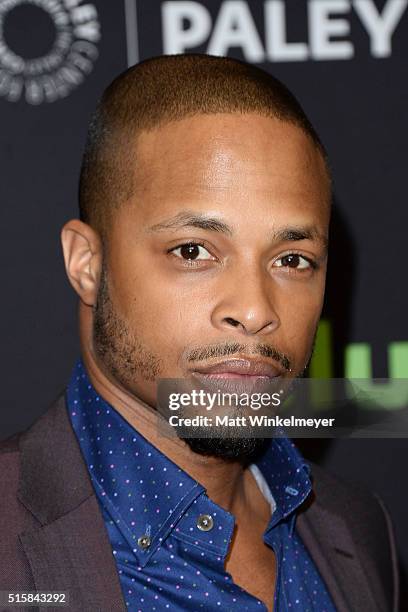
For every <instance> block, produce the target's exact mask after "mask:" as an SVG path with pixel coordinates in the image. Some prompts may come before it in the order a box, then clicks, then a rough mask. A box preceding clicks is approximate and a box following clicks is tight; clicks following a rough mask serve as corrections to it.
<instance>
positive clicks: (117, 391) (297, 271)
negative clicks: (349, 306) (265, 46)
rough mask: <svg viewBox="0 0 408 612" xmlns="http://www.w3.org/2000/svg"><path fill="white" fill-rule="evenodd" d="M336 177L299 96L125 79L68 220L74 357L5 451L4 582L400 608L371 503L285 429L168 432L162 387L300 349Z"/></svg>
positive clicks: (102, 114) (102, 605)
mask: <svg viewBox="0 0 408 612" xmlns="http://www.w3.org/2000/svg"><path fill="white" fill-rule="evenodd" d="M330 200H331V182H330V176H329V169H328V164H327V160H326V156H325V152H324V149H323V146H322V144H321V143H320V140H319V138H318V136H317V134H316V133H315V131H314V129H313V127H312V126H311V124H310V123H309V121H308V119H307V118H306V116H305V115H304V113H303V111H302V109H301V108H300V106H299V104H298V103H297V101H296V100H295V99H294V97H293V96H292V95H291V94H290V92H289V91H288V90H287V89H286V88H285V87H284V86H283V85H282V84H281V83H279V82H278V81H277V80H275V79H274V78H273V77H271V76H270V75H267V74H266V73H264V72H263V71H261V70H259V69H257V68H255V67H252V66H249V65H247V64H245V63H242V62H237V61H234V60H231V59H226V58H215V57H209V56H200V55H184V56H182V55H180V56H168V57H160V58H155V59H151V60H148V61H146V62H143V63H141V64H139V65H137V66H135V67H133V68H131V69H129V70H128V71H126V72H125V73H124V74H122V75H120V76H119V77H118V78H117V79H116V80H115V81H114V82H113V83H112V84H111V85H110V87H109V88H108V89H107V90H106V92H105V94H104V96H103V98H102V101H101V103H100V105H99V107H98V109H97V111H96V113H95V116H94V118H93V120H92V122H91V126H90V130H89V137H88V142H87V146H86V151H85V156H84V161H83V167H82V173H81V181H80V211H81V219H80V220H78V219H74V220H71V221H69V222H68V223H67V224H66V225H65V226H64V228H63V230H62V245H63V251H64V258H65V264H66V270H67V274H68V277H69V280H70V282H71V284H72V286H73V287H74V289H75V291H76V292H77V293H78V296H79V298H80V301H79V320H80V337H81V347H82V358H81V360H80V361H79V362H78V363H77V364H76V366H75V369H74V371H73V374H72V379H71V381H70V383H69V385H68V387H67V390H66V393H65V394H64V396H62V397H61V398H60V399H59V400H58V402H57V403H56V404H55V405H54V406H53V407H52V408H51V409H50V410H49V411H48V412H47V413H46V414H45V415H44V416H43V417H42V418H41V419H40V420H39V421H38V422H37V423H35V424H34V425H33V426H32V427H31V428H30V429H29V430H27V431H26V432H24V433H23V434H19V435H17V436H15V437H13V438H12V439H11V440H9V441H7V442H5V443H3V446H2V454H1V461H2V470H1V472H2V483H3V484H2V492H1V500H2V501H1V503H2V512H1V515H2V524H3V527H2V548H3V554H2V555H1V561H0V566H1V571H0V576H1V584H0V587H1V589H3V590H4V589H7V590H10V589H12V590H14V591H15V590H18V591H22V590H25V591H28V590H32V591H35V590H36V591H53V592H56V591H66V592H67V593H68V595H69V598H70V599H69V601H70V603H69V609H71V610H78V611H79V610H81V611H82V610H92V611H93V610H106V611H111V610H126V609H129V610H143V611H144V612H145V611H150V610H158V611H161V610H167V609H169V610H200V609H203V610H218V609H220V608H224V609H226V610H248V611H252V610H269V611H270V610H276V611H282V610H285V611H286V610H288V611H289V610H295V609H298V610H302V611H306V610H311V611H314V612H317V611H319V612H322V611H323V610H325V611H327V612H328V611H332V610H344V611H346V610H347V611H350V610H351V611H364V612H366V611H370V612H371V611H373V612H374V611H386V610H397V607H398V604H397V569H396V555H395V545H394V539H393V534H392V528H391V526H390V519H389V517H388V514H387V512H386V511H385V510H384V508H383V507H382V504H381V503H380V502H379V500H378V499H377V498H376V497H375V496H373V495H371V494H370V493H367V492H365V491H362V490H361V491H360V490H357V489H352V488H349V487H346V486H344V485H343V484H342V483H340V482H339V481H337V480H335V479H334V478H332V477H331V476H329V475H327V474H325V473H324V472H323V471H321V470H320V469H319V468H318V467H317V466H312V468H311V469H310V467H311V466H310V465H308V464H307V463H306V462H305V461H304V460H303V458H302V457H301V455H300V453H299V452H298V451H297V450H296V448H295V447H294V445H293V444H292V443H291V442H290V441H289V440H288V439H286V438H275V439H270V440H265V439H260V440H259V439H256V438H254V437H251V436H250V435H249V432H248V435H247V437H245V436H244V437H243V438H239V439H238V438H233V437H231V436H229V435H228V432H227V428H222V427H221V428H219V429H218V430H217V432H216V433H217V435H216V436H212V437H205V436H204V435H202V436H198V437H197V436H196V437H191V438H187V439H182V438H179V437H174V436H173V437H169V436H163V435H162V433H161V432H160V428H159V427H158V426H157V424H158V421H160V418H161V417H160V416H159V415H158V412H157V410H156V408H157V385H158V381H159V380H161V379H174V378H179V379H185V380H191V379H192V378H194V377H196V379H197V377H198V379H201V380H205V381H207V382H209V383H211V384H214V382H216V383H217V384H218V383H219V384H225V383H227V382H228V381H229V382H231V380H232V381H235V382H241V383H243V384H244V385H245V384H248V383H252V382H253V381H258V382H259V381H262V380H265V379H266V380H268V381H273V380H274V379H277V377H279V380H282V381H285V380H286V381H290V380H291V379H294V378H296V377H301V376H302V375H303V374H304V372H305V369H306V368H307V365H308V363H309V361H310V357H311V353H312V348H313V341H314V337H315V333H316V328H317V324H318V321H319V317H320V313H321V309H322V304H323V296H324V286H325V275H326V264H327V246H328V245H327V237H328V226H329V218H330Z"/></svg>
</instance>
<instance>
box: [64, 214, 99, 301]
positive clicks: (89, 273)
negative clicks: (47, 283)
mask: <svg viewBox="0 0 408 612" xmlns="http://www.w3.org/2000/svg"><path fill="white" fill-rule="evenodd" d="M61 242H62V250H63V253H64V261H65V269H66V272H67V275H68V278H69V281H70V283H71V285H72V286H73V288H74V289H75V291H76V292H77V294H78V295H79V297H80V299H81V300H82V302H84V304H86V305H87V306H93V305H94V304H96V297H97V294H98V286H99V279H100V274H101V269H102V259H103V249H102V241H101V239H100V237H99V235H98V234H97V232H95V230H93V229H92V228H91V227H90V226H89V225H87V224H86V223H83V222H82V221H80V220H79V219H71V221H68V222H67V223H66V224H65V225H64V227H63V228H62V231H61Z"/></svg>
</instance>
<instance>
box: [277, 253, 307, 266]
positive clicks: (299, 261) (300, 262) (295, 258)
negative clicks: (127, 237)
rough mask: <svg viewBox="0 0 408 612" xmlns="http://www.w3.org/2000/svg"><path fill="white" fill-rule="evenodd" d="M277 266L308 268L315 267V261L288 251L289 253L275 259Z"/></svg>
mask: <svg viewBox="0 0 408 612" xmlns="http://www.w3.org/2000/svg"><path fill="white" fill-rule="evenodd" d="M278 262H281V263H278ZM275 266H276V267H277V268H294V269H295V270H306V269H307V268H314V267H315V265H314V262H313V261H311V260H310V259H308V258H307V257H303V256H302V255H299V254H298V253H288V254H287V255H283V257H280V258H279V259H277V260H276V261H275Z"/></svg>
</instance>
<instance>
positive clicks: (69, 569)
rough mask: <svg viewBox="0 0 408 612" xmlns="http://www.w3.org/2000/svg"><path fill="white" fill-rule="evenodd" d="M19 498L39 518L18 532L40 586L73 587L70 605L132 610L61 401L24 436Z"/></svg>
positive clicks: (75, 608) (45, 588)
mask: <svg viewBox="0 0 408 612" xmlns="http://www.w3.org/2000/svg"><path fill="white" fill-rule="evenodd" d="M20 452H21V477H20V486H19V493H18V496H19V500H20V502H21V503H22V504H23V505H24V506H25V507H26V508H27V510H29V511H30V512H31V514H33V515H34V517H35V518H36V519H37V521H38V523H39V525H38V527H37V528H36V529H31V530H29V531H25V532H24V533H21V534H20V541H21V544H22V546H23V549H24V552H25V554H26V556H27V558H28V561H29V564H30V567H31V571H32V574H33V578H34V582H35V586H36V589H37V590H42V591H67V592H68V594H69V602H70V603H69V609H70V610H73V611H78V612H84V611H88V610H89V611H91V610H92V611H93V610H113V611H115V612H116V611H118V612H119V611H123V612H124V611H125V610H127V607H126V604H125V601H124V599H123V595H122V591H121V586H120V581H119V576H118V573H117V569H116V564H115V559H114V557H113V554H112V548H111V544H110V541H109V537H108V534H107V532H106V529H105V524H104V520H103V516H102V513H101V511H100V509H99V504H98V501H97V499H96V497H95V495H94V491H93V487H92V484H91V481H90V479H89V476H88V472H87V468H86V465H85V463H84V461H83V458H82V455H81V451H80V448H79V445H78V443H77V440H76V437H75V433H74V432H73V430H72V427H71V424H70V422H69V417H68V415H67V412H66V406H65V400H64V398H63V397H61V398H60V399H59V400H58V402H57V403H56V404H55V405H54V406H53V407H52V408H51V409H50V410H49V411H48V412H47V413H46V414H45V415H43V417H41V419H40V420H39V421H37V422H36V423H35V424H34V425H33V426H32V427H31V428H30V429H29V430H28V431H26V432H25V433H24V434H22V436H21V440H20Z"/></svg>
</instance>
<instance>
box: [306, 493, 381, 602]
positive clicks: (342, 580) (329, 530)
mask: <svg viewBox="0 0 408 612" xmlns="http://www.w3.org/2000/svg"><path fill="white" fill-rule="evenodd" d="M296 527H297V531H298V533H299V535H300V537H301V538H302V540H303V542H304V544H305V545H306V547H307V549H308V551H309V554H310V556H311V557H312V559H313V561H314V562H315V564H316V567H317V568H318V570H319V572H320V574H321V576H322V578H323V579H324V581H325V583H326V585H327V588H328V590H329V593H330V594H331V597H332V599H333V603H334V604H335V606H336V609H337V610H338V611H339V612H366V611H367V610H370V611H371V612H384V611H385V610H387V609H388V608H387V604H386V602H385V600H384V594H383V593H382V591H381V590H380V588H377V586H378V585H377V584H376V583H379V580H375V579H374V580H370V581H369V580H368V576H367V573H368V571H369V569H371V560H370V559H369V558H367V559H365V558H364V559H363V558H361V553H360V558H359V556H358V553H357V550H356V547H355V545H354V542H353V540H352V537H351V534H350V531H349V529H348V527H347V524H346V522H345V521H344V519H343V518H342V517H341V516H340V515H338V514H335V513H334V512H332V511H329V510H327V509H326V508H324V507H322V506H321V505H320V504H319V502H318V501H317V500H316V499H315V500H313V501H312V503H311V504H310V506H309V507H308V508H307V509H306V510H305V511H303V512H302V513H301V514H299V516H298V518H297V523H296ZM363 568H366V570H367V573H366V571H365V570H364V569H363ZM372 575H373V574H372ZM374 575H375V574H374ZM376 591H378V592H376Z"/></svg>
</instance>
